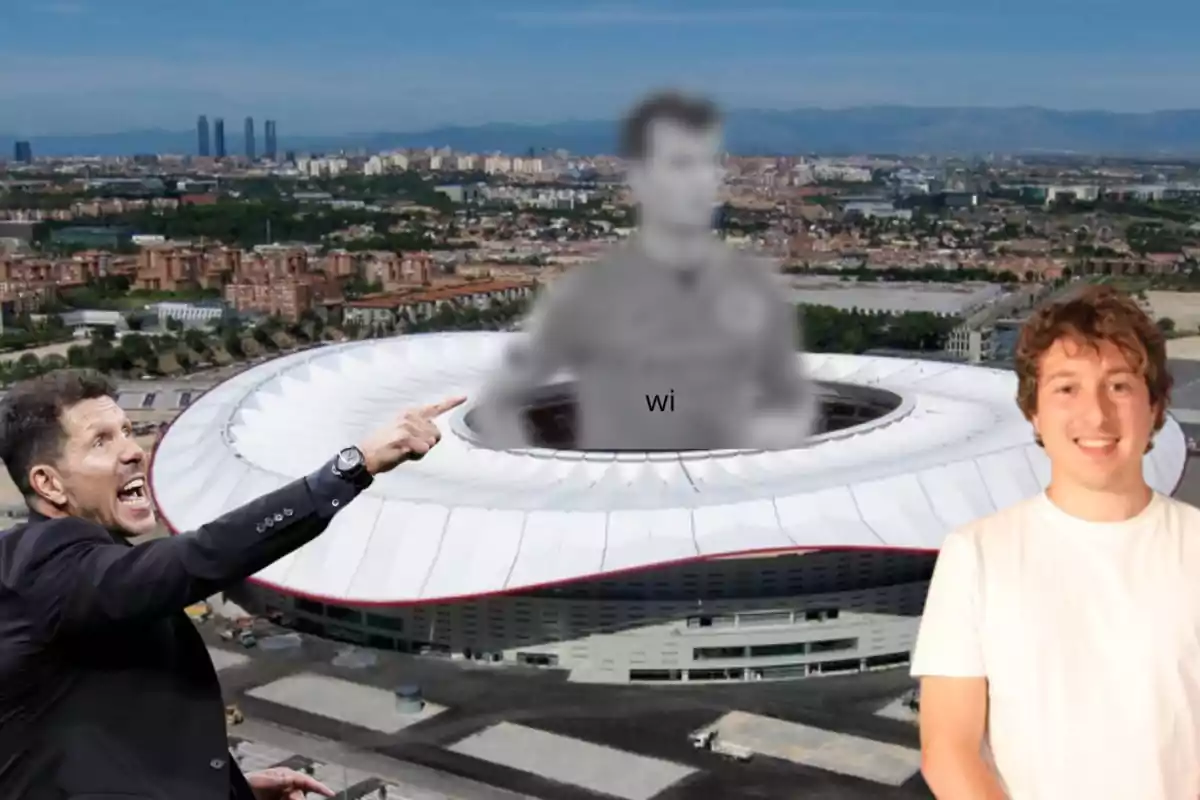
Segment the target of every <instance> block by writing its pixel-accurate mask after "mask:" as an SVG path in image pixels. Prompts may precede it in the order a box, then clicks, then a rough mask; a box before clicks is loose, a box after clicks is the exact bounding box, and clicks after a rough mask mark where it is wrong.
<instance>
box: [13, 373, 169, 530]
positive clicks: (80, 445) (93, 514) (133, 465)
mask: <svg viewBox="0 0 1200 800" xmlns="http://www.w3.org/2000/svg"><path fill="white" fill-rule="evenodd" d="M59 423H60V426H61V428H62V438H61V441H60V443H59V448H58V453H57V457H55V458H53V459H47V461H48V462H49V463H39V464H34V465H33V466H32V468H31V469H30V471H29V481H30V486H31V488H32V489H33V491H34V493H35V494H36V495H37V496H38V497H40V498H41V500H42V501H43V502H44V503H46V504H48V505H49V506H51V507H52V508H53V509H54V510H55V511H57V512H59V513H60V514H68V515H71V516H76V517H80V518H82V519H87V520H91V521H92V522H96V523H98V524H100V525H103V526H104V527H105V528H107V529H108V530H110V531H113V532H115V533H120V534H123V535H126V536H141V535H143V534H147V533H151V532H153V531H154V529H155V516H154V506H153V504H152V503H151V502H150V488H149V486H148V485H147V483H146V453H145V451H143V450H142V448H141V446H140V445H139V444H138V443H137V441H136V440H135V439H134V437H133V428H132V426H131V425H130V423H129V418H128V417H126V416H125V412H124V411H122V410H121V407H120V406H118V405H117V403H116V401H115V400H113V399H112V398H111V397H97V398H93V399H90V400H83V401H81V402H79V403H76V404H75V405H73V406H69V407H68V408H66V409H64V410H63V412H62V416H61V417H60V420H59Z"/></svg>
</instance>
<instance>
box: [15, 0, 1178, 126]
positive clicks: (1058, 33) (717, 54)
mask: <svg viewBox="0 0 1200 800" xmlns="http://www.w3.org/2000/svg"><path fill="white" fill-rule="evenodd" d="M1072 6H1073V7H1072ZM1101 6H1102V7H1098V6H1096V5H1095V4H1093V5H1091V6H1089V7H1088V9H1087V10H1088V14H1087V16H1086V17H1082V16H1081V14H1080V11H1079V6H1078V4H1067V3H1062V2H1041V3H1036V4H1035V3H1034V2H1032V0H1014V2H1012V3H1009V4H1007V6H1006V7H1005V8H1004V9H1003V10H1002V11H992V10H988V9H979V10H976V9H963V8H962V7H961V6H955V5H952V4H950V3H948V2H944V0H922V1H921V2H918V3H915V4H909V5H908V6H906V7H905V9H904V10H903V11H899V10H897V9H896V8H895V7H894V6H893V5H891V4H888V3H885V2H884V0H860V2H858V3H857V4H855V5H854V6H845V5H836V6H835V5H833V4H831V3H821V4H819V5H807V6H806V7H805V8H803V9H797V8H787V7H782V6H781V5H779V4H778V3H777V4H776V5H761V4H756V5H755V6H753V7H741V8H739V7H737V6H735V5H734V4H732V3H730V2H725V3H719V2H716V1H715V0H694V2H689V3H686V4H685V3H682V2H668V1H667V0H658V1H657V2H649V3H644V4H641V5H638V6H636V7H634V6H632V5H628V4H627V5H614V4H603V5H601V4H592V5H589V6H587V7H584V8H578V7H576V8H571V9H569V10H562V9H561V7H559V8H557V9H556V8H554V7H552V6H550V5H549V4H545V3H544V4H543V5H541V6H540V7H539V6H537V5H536V4H524V3H522V4H516V3H513V2H494V3H491V4H488V3H484V2H482V0H455V1H452V2H448V3H445V4H441V5H439V6H437V7H421V6H417V5H415V4H409V3H387V2H384V1H383V0H353V2H349V3H333V2H331V0H293V1H292V2H289V3H286V4H284V3H282V2H264V3H260V4H254V5H253V6H251V7H244V6H235V5H234V4H233V3H232V2H231V1H230V0H217V2H215V3H214V4H213V5H212V6H211V9H210V11H209V12H208V13H206V14H205V15H201V16H199V17H195V15H191V14H188V13H187V10H186V9H185V8H183V7H178V8H176V7H164V6H162V5H160V4H155V3H152V2H150V0H111V1H110V2H107V3H104V4H101V3H99V2H97V0H76V2H58V3H53V2H45V0H14V2H13V4H12V7H11V8H10V9H8V10H7V13H8V15H9V19H10V21H11V22H12V23H13V24H11V25H8V26H5V31H0V53H3V55H0V102H2V103H4V105H5V107H6V121H5V128H6V129H7V130H5V131H3V132H4V133H7V134H12V135H16V136H22V137H30V138H36V137H37V136H44V135H54V134H72V133H101V132H112V131H123V130H130V129H145V128H164V129H172V130H178V129H180V128H181V127H182V126H181V124H180V121H181V120H185V119H188V118H191V119H193V120H194V119H195V116H196V113H197V109H203V108H209V109H217V108H219V109H221V110H222V112H223V114H222V115H223V117H224V118H226V119H238V118H239V117H245V116H252V115H253V116H256V118H270V119H273V120H278V121H279V123H280V124H282V125H283V126H285V128H287V129H288V130H291V131H303V132H305V133H311V134H327V133H341V132H348V131H363V130H381V129H391V130H420V129H423V128H429V127H437V126H440V125H446V124H450V125H472V124H479V123H483V122H518V123H536V122H546V121H552V120H562V119H571V118H583V119H595V118H598V117H600V118H604V117H611V116H614V115H617V114H619V113H620V112H621V111H622V110H623V109H624V108H625V107H626V106H628V105H629V103H631V102H632V101H633V100H634V99H635V98H636V96H637V95H639V94H641V93H642V92H644V91H646V90H647V89H649V88H652V87H657V86H662V85H673V86H681V87H683V88H688V89H694V90H701V91H704V92H706V93H708V94H711V95H712V96H713V97H715V98H716V99H717V100H718V101H719V102H721V103H722V104H723V105H726V106H731V107H740V108H801V107H813V106H816V107H830V108H838V107H846V106H858V105H878V104H888V105H890V104H898V105H925V106H946V105H952V106H1021V105H1035V106H1042V107H1049V108H1060V109H1080V108H1102V109H1109V110H1115V111H1146V110H1154V109H1165V108H1189V107H1190V108H1196V107H1200V81H1197V80H1195V77H1196V76H1197V75H1200V53H1198V52H1197V51H1196V50H1195V48H1194V46H1193V43H1192V41H1191V34H1190V32H1191V31H1192V30H1194V28H1195V23H1197V22H1200V9H1197V8H1195V7H1193V5H1192V4H1185V3H1183V2H1181V1H1180V0H1149V2H1144V3H1141V4H1138V5H1136V6H1130V5H1128V4H1126V5H1124V6H1119V5H1117V4H1115V3H1110V2H1107V0H1105V2H1103V3H1102V4H1101ZM235 10H236V14H237V17H236V18H237V19H238V21H239V24H238V25H236V26H234V25H229V24H228V18H229V16H230V15H231V14H233V13H234V11H235ZM1164 19H1170V20H1171V24H1170V25H1163V24H1161V21H1162V20H1164ZM314 20H318V21H319V20H329V21H331V22H334V21H336V23H337V24H313V21H314ZM430 31H433V32H438V33H437V35H431V34H430ZM314 52H319V53H321V57H320V58H313V53H314Z"/></svg>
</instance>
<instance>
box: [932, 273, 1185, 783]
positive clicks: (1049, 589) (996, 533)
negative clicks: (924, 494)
mask: <svg viewBox="0 0 1200 800" xmlns="http://www.w3.org/2000/svg"><path fill="white" fill-rule="evenodd" d="M1016 368H1017V375H1018V379H1019V383H1018V390H1017V401H1018V404H1019V405H1020V407H1021V410H1022V411H1023V412H1024V413H1025V416H1026V417H1027V418H1028V419H1029V421H1030V423H1031V424H1032V426H1033V434H1034V440H1035V441H1036V442H1037V444H1038V445H1040V446H1041V447H1043V448H1045V451H1046V455H1047V456H1048V457H1049V460H1050V483H1049V486H1048V487H1047V488H1046V491H1045V492H1044V493H1042V494H1039V495H1037V496H1036V497H1033V498H1031V499H1029V500H1026V501H1024V502H1022V503H1019V504H1017V505H1015V506H1013V507H1011V508H1008V509H1005V510H1003V511H1000V512H999V513H996V514H994V515H992V516H990V517H987V518H984V519H981V520H979V521H977V522H973V523H971V524H969V525H967V526H966V527H964V528H962V529H960V530H957V531H955V532H953V533H951V534H950V535H949V536H948V537H947V538H946V541H945V542H944V543H943V545H942V549H941V553H940V555H939V556H938V561H937V567H936V569H935V571H934V575H933V581H932V583H931V585H930V588H929V596H928V599H927V600H926V603H925V611H924V617H923V619H922V620H921V629H920V635H919V636H918V639H917V646H916V650H915V652H914V653H913V662H912V673H913V675H914V676H918V677H920V678H921V690H920V717H921V751H922V772H923V773H924V775H925V780H926V782H927V783H928V784H929V787H930V788H931V789H932V790H933V792H934V794H935V795H936V796H937V797H939V798H944V799H945V800H958V798H967V797H971V798H980V799H981V800H982V799H983V798H995V799H996V800H1001V798H1011V800H1034V799H1035V798H1036V799H1037V800H1041V798H1088V800H1131V799H1132V798H1137V800H1181V799H1182V798H1195V797H1200V512H1198V511H1197V510H1196V509H1195V508H1192V507H1191V506H1189V505H1186V504H1184V503H1182V502H1179V501H1178V500H1173V499H1172V498H1170V497H1167V496H1165V495H1161V494H1157V493H1156V492H1154V490H1153V489H1151V488H1150V486H1148V485H1147V483H1146V480H1145V477H1144V474H1143V462H1144V457H1145V454H1146V453H1147V452H1148V451H1149V450H1150V448H1151V447H1152V440H1153V437H1154V434H1155V433H1157V432H1158V430H1160V429H1161V428H1162V426H1163V422H1164V420H1165V415H1166V410H1167V408H1168V407H1169V405H1170V398H1171V385H1172V379H1171V374H1170V372H1169V371H1168V368H1167V363H1166V345H1165V342H1164V340H1163V335H1162V333H1161V332H1160V331H1159V329H1158V327H1157V326H1156V325H1155V324H1154V322H1153V321H1152V320H1151V319H1150V318H1149V317H1147V316H1146V315H1145V314H1144V313H1143V312H1142V310H1141V309H1140V308H1138V306H1137V304H1136V303H1135V302H1134V301H1133V300H1132V299H1130V298H1129V297H1126V296H1124V295H1121V294H1120V293H1118V292H1117V291H1115V290H1113V289H1111V288H1107V287H1090V288H1089V289H1087V290H1085V291H1084V292H1082V293H1081V294H1079V295H1078V296H1077V297H1074V298H1071V299H1068V300H1065V301H1061V302H1059V303H1056V304H1053V305H1050V306H1048V307H1046V308H1043V309H1041V310H1039V311H1038V312H1037V313H1035V314H1034V315H1033V316H1032V317H1031V318H1030V319H1029V321H1028V322H1027V323H1026V324H1025V327H1024V328H1023V330H1022V331H1021V337H1020V342H1019V344H1018V348H1017V358H1016Z"/></svg>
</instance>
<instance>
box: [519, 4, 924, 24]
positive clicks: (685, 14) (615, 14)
mask: <svg viewBox="0 0 1200 800" xmlns="http://www.w3.org/2000/svg"><path fill="white" fill-rule="evenodd" d="M901 16H902V17H903V18H905V19H915V18H917V17H921V16H923V15H922V14H920V13H914V12H905V13H903V14H899V13H898V12H887V11H865V10H859V11H856V10H850V9H840V10H835V9H829V10H807V11H806V10H802V9H791V8H734V9H722V10H694V11H686V10H667V9H663V10H657V9H647V8H635V7H628V8H626V7H609V8H589V9H582V8H581V9H573V10H568V11H554V10H527V11H504V12H500V13H498V14H496V17H497V18H498V19H501V20H503V21H506V22H512V23H516V24H518V25H534V26H553V27H576V26H582V27H587V26H603V25H768V24H779V23H785V22H837V21H846V22H861V21H867V20H877V19H894V18H897V17H901Z"/></svg>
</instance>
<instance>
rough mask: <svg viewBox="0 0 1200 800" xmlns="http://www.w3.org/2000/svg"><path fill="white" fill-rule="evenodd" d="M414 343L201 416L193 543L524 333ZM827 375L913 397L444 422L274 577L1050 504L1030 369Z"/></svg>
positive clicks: (317, 579)
mask: <svg viewBox="0 0 1200 800" xmlns="http://www.w3.org/2000/svg"><path fill="white" fill-rule="evenodd" d="M515 335H520V334H503V333H452V334H430V335H423V336H404V337H399V338H394V339H386V340H371V341H366V342H356V343H350V344H344V345H331V346H327V347H321V348H315V349H311V350H307V351H304V352H300V353H296V354H293V355H290V356H286V357H283V358H279V359H275V360H273V361H269V362H267V363H264V364H261V365H259V366H256V367H254V368H252V369H249V370H247V371H245V372H243V373H241V374H239V375H237V376H236V377H235V378H233V379H231V380H229V381H228V382H226V383H223V384H221V385H219V386H217V387H216V388H214V389H212V390H211V391H210V392H208V393H207V394H205V395H204V396H203V397H201V398H200V399H198V400H196V401H195V402H193V403H192V405H191V406H190V407H189V408H188V409H187V410H186V411H184V412H183V414H182V415H181V416H180V417H179V418H178V419H177V420H176V421H175V423H174V424H173V425H172V426H171V428H170V429H169V430H168V432H167V433H166V435H165V436H164V438H163V439H162V441H161V442H160V444H159V446H158V448H157V451H156V453H155V458H154V462H153V466H152V468H151V475H150V477H151V484H152V488H153V491H154V496H155V499H156V501H157V503H158V505H159V508H160V509H161V511H162V514H163V516H164V518H165V521H166V522H167V524H168V525H169V526H170V527H171V528H172V529H173V530H189V529H193V528H196V527H199V526H200V525H202V524H203V523H205V522H207V521H209V520H211V519H213V518H215V517H217V516H218V515H220V514H222V513H224V512H226V511H229V510H231V509H233V508H235V507H237V506H239V505H241V504H243V503H245V502H247V501H249V500H252V499H254V498H255V497H258V496H259V495H262V494H264V493H266V492H269V491H272V490H274V489H277V488H279V487H280V486H282V485H284V484H285V483H287V482H288V481H291V480H293V479H295V478H298V477H300V476H303V475H305V474H307V473H308V472H310V471H312V470H314V469H316V468H317V467H319V466H320V465H321V464H323V463H324V462H326V461H327V460H328V459H329V458H330V457H331V456H332V454H334V453H336V452H337V451H338V450H340V449H341V448H343V447H345V446H347V445H348V444H350V443H353V442H356V441H358V440H360V439H361V437H363V436H364V435H365V434H366V433H367V432H368V431H370V430H371V429H373V428H374V427H376V426H378V425H380V424H382V423H383V422H385V421H386V420H387V419H388V418H389V417H390V416H391V415H393V414H396V413H398V412H400V411H402V410H404V409H406V408H409V407H413V406H416V405H419V404H425V403H429V402H433V401H435V400H439V399H442V398H444V397H446V396H450V395H456V394H466V395H468V396H470V395H471V394H472V393H473V392H474V391H475V390H476V389H477V388H478V387H479V386H480V384H481V383H482V381H483V379H484V378H485V376H486V375H487V374H488V372H489V371H490V370H491V369H492V368H494V366H495V365H496V364H497V363H498V362H499V357H500V353H501V348H502V347H503V345H504V343H505V341H506V340H507V338H508V337H511V336H515ZM804 358H805V359H806V362H807V365H808V369H809V371H810V373H811V374H812V375H813V376H814V377H816V378H817V379H820V380H823V381H833V382H842V383H849V384H861V385H868V386H874V387H878V388H881V389H886V390H889V391H892V392H894V393H896V394H899V395H900V396H901V397H902V398H903V402H902V403H901V404H900V406H899V407H898V408H897V409H896V410H894V411H893V412H891V413H890V414H888V415H887V416H885V417H884V418H882V419H879V420H876V421H874V422H872V423H868V424H866V425H863V426H858V427H855V428H851V429H847V430H844V431H839V432H835V433H830V434H825V435H823V436H821V437H818V438H817V439H815V440H814V441H813V442H812V443H811V444H810V445H809V446H807V447H804V448H801V449H797V450H786V451H777V452H758V451H708V452H689V453H648V454H647V453H636V454H633V453H621V454H611V453H582V452H575V451H562V450H513V451H498V450H492V449H488V448H486V447H481V446H479V445H478V444H477V443H475V442H474V441H473V437H471V436H467V435H463V434H464V427H463V415H464V414H465V413H466V411H467V410H468V409H469V407H470V404H469V403H468V405H467V406H464V407H462V408H459V409H457V410H456V411H454V412H451V414H450V415H448V418H446V419H443V420H442V424H443V430H444V432H445V434H446V435H445V437H444V439H443V441H442V443H441V444H440V445H439V446H438V448H437V449H436V450H435V451H434V452H433V453H431V454H430V455H429V457H427V458H426V459H423V460H422V461H420V462H415V463H409V464H404V465H402V466H401V467H399V468H397V469H396V470H394V471H393V472H391V473H389V474H386V475H383V476H380V478H379V479H377V480H376V482H375V484H374V485H373V486H372V487H371V489H370V490H369V491H368V492H367V493H366V494H365V495H363V496H362V497H360V498H358V499H357V500H355V501H354V502H353V503H351V504H350V505H349V506H347V507H346V508H345V509H344V510H343V511H342V512H341V513H340V514H339V515H338V516H337V517H336V518H335V520H334V521H333V523H332V525H331V526H330V529H329V530H328V531H327V532H326V533H325V534H324V535H322V536H320V537H318V538H317V539H316V540H314V541H312V542H310V543H309V544H307V545H305V546H304V547H303V548H301V549H300V550H298V551H296V552H295V553H292V554H291V555H288V556H285V557H284V558H282V559H280V560H279V561H277V562H276V563H274V564H272V565H271V566H269V567H267V568H266V569H265V570H263V571H262V572H261V573H259V574H258V575H257V576H255V580H256V581H258V582H260V583H263V584H266V585H268V586H270V587H272V588H276V589H279V590H282V591H288V592H292V593H295V594H299V595H306V596H309V597H313V598H318V599H328V600H331V601H355V602H359V603H380V604H400V603H409V602H425V601H431V600H438V599H449V598H456V597H469V596H480V595H487V594H493V593H498V592H504V591H512V590H518V589H523V588H531V587H535V586H544V585H548V584H555V583H562V582H568V581H572V580H579V579H584V578H590V577H596V576H601V575H604V574H609V573H613V572H619V571H625V570H630V569H638V568H646V567H651V566H655V565H660V564H664V563H669V562H678V561H686V560H692V559H700V558H709V557H714V556H726V555H734V554H748V553H753V552H769V551H785V550H811V549H825V548H840V547H861V548H879V549H897V550H929V551H933V550H936V549H937V548H938V547H939V545H940V543H941V541H942V539H943V537H944V536H945V535H946V533H948V532H949V531H950V530H952V529H954V528H955V527H958V526H960V525H962V524H964V523H966V522H969V521H971V520H974V519H977V518H979V517H981V516H984V515H987V514H990V513H992V512H993V511H995V510H997V509H999V508H1003V507H1005V506H1008V505H1010V504H1013V503H1016V502H1018V501H1020V500H1022V499H1025V498H1027V497H1030V496H1032V495H1033V494H1036V493H1037V492H1038V491H1040V490H1041V488H1042V487H1043V486H1044V485H1045V483H1046V482H1047V480H1048V478H1049V464H1048V462H1047V459H1046V457H1045V454H1044V453H1043V452H1042V451H1041V449H1040V448H1038V447H1037V446H1036V445H1035V444H1033V441H1032V436H1031V431H1030V427H1029V424H1028V423H1027V422H1026V421H1025V420H1024V419H1023V418H1022V417H1021V415H1020V413H1019V412H1018V410H1017V408H1016V405H1015V402H1014V397H1015V390H1016V377H1015V375H1013V373H1011V372H1006V371H1001V370H992V369H985V368H981V367H970V366H964V365H960V364H947V363H939V362H932V361H919V360H913V359H897V358H881V357H869V356H849V355H806V356H804ZM1185 459H1186V446H1185V441H1184V437H1183V434H1182V431H1181V430H1180V428H1179V426H1178V424H1176V422H1175V421H1174V420H1168V423H1167V425H1166V427H1165V428H1164V429H1163V431H1162V432H1161V433H1160V434H1159V435H1158V438H1157V440H1156V446H1155V448H1154V449H1153V451H1152V452H1151V453H1150V454H1149V455H1148V456H1147V457H1146V473H1147V476H1148V478H1149V481H1150V483H1151V484H1152V485H1153V486H1154V487H1155V488H1156V489H1158V490H1159V491H1162V492H1165V493H1170V492H1173V491H1174V489H1175V486H1176V485H1177V483H1178V481H1179V479H1180V477H1181V475H1182V473H1183V467H1184V462H1185Z"/></svg>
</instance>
